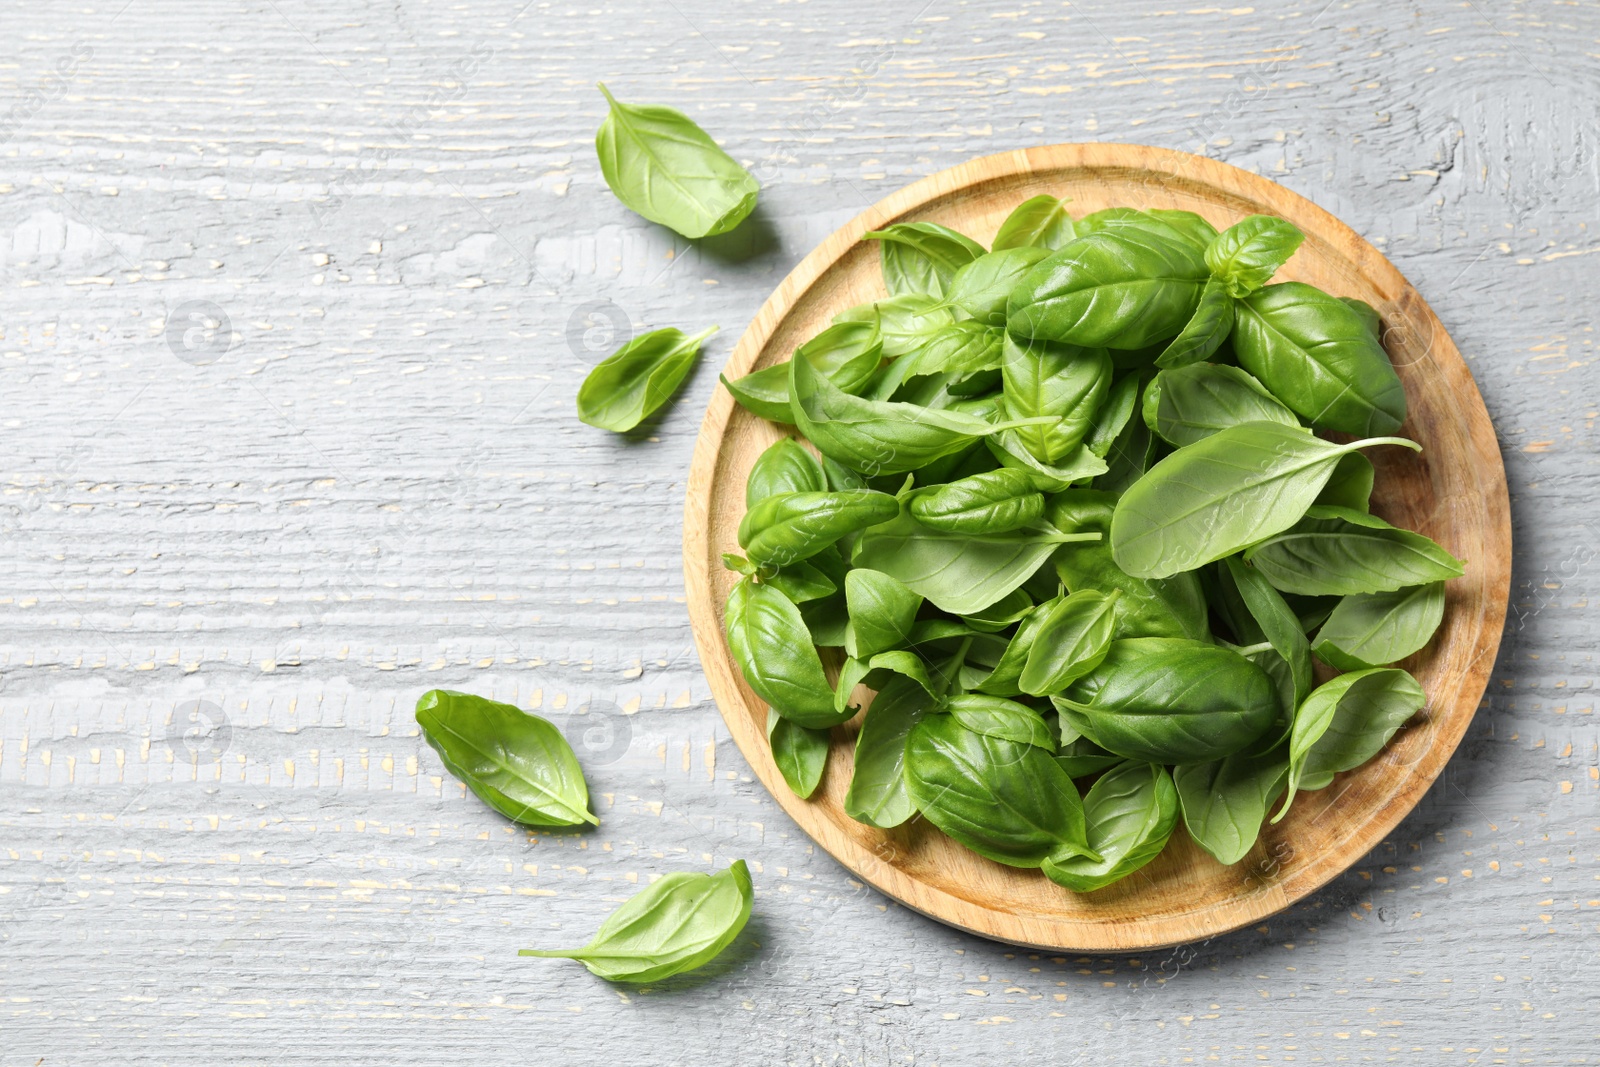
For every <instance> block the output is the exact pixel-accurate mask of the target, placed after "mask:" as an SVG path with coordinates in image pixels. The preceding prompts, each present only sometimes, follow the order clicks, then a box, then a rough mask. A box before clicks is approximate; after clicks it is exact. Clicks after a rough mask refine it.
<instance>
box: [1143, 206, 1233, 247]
mask: <svg viewBox="0 0 1600 1067" xmlns="http://www.w3.org/2000/svg"><path fill="white" fill-rule="evenodd" d="M1145 214H1147V215H1149V216H1150V217H1151V218H1154V219H1157V220H1159V221H1161V222H1164V223H1166V224H1167V225H1168V226H1170V227H1172V228H1173V229H1174V230H1176V231H1177V232H1178V233H1179V234H1181V235H1183V237H1184V238H1185V239H1186V240H1188V242H1189V243H1190V244H1192V245H1194V246H1195V247H1196V248H1198V249H1200V251H1201V253H1202V254H1203V253H1204V252H1205V250H1206V249H1207V248H1209V247H1211V242H1212V241H1215V240H1216V239H1217V228H1216V227H1215V226H1213V225H1211V223H1209V222H1207V221H1206V220H1205V219H1203V218H1201V217H1200V216H1199V215H1196V214H1195V213H1194V212H1192V211H1177V210H1175V209H1172V208H1160V207H1156V208H1151V209H1150V210H1149V211H1147V212H1145Z"/></svg>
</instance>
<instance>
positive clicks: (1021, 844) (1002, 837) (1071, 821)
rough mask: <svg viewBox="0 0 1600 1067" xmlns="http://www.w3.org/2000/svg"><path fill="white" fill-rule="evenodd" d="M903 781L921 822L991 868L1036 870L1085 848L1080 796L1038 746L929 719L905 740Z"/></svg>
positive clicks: (947, 720) (948, 717)
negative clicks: (993, 865) (984, 859)
mask: <svg viewBox="0 0 1600 1067" xmlns="http://www.w3.org/2000/svg"><path fill="white" fill-rule="evenodd" d="M905 776H906V786H907V791H908V792H909V793H910V795H911V799H912V801H913V802H914V803H915V804H916V805H917V808H918V810H919V811H921V812H922V816H923V818H925V819H927V820H928V821H929V822H931V823H933V825H935V826H937V827H938V828H939V829H941V830H943V831H944V832H945V833H946V834H948V835H949V836H950V837H952V838H954V839H955V840H956V841H957V842H959V843H960V844H963V845H965V846H966V847H967V848H969V849H971V850H972V851H974V852H976V853H978V855H980V856H984V857H987V858H988V859H992V860H994V861H995V862H997V863H1004V864H1008V865H1010V866H1013V867H1037V866H1039V864H1041V863H1043V862H1044V861H1045V860H1046V859H1047V858H1049V857H1051V856H1056V855H1063V854H1067V853H1071V852H1076V853H1080V854H1081V853H1087V852H1089V851H1091V850H1090V849H1089V847H1088V842H1087V841H1086V840H1085V829H1084V823H1083V801H1082V798H1080V797H1079V796H1078V790H1077V788H1076V787H1075V786H1073V784H1072V779H1070V778H1068V777H1067V774H1066V772H1065V771H1063V770H1062V769H1061V768H1060V766H1059V765H1057V763H1056V761H1055V759H1054V758H1053V757H1052V756H1051V755H1050V753H1048V752H1046V751H1045V750H1044V749H1042V748H1038V747H1036V746H1034V745H1031V744H1028V743H1026V742H1020V741H1009V740H1006V739H1005V738H1000V737H992V736H989V735H986V734H979V733H974V732H972V731H971V730H968V729H967V728H966V727H964V726H962V725H961V724H960V723H959V722H957V721H956V719H955V717H954V716H951V715H928V716H924V717H923V718H922V720H921V721H920V722H918V723H917V724H916V725H915V726H914V727H912V729H911V733H910V735H909V736H908V737H907V738H906V762H905Z"/></svg>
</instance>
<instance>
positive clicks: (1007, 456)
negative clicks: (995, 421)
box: [983, 430, 1107, 493]
mask: <svg viewBox="0 0 1600 1067" xmlns="http://www.w3.org/2000/svg"><path fill="white" fill-rule="evenodd" d="M983 443H984V445H985V447H987V448H988V450H989V454H990V455H991V456H993V457H994V458H995V459H997V460H999V461H1000V464H1001V466H1004V467H1010V468H1012V469H1014V470H1019V471H1025V472H1027V474H1028V476H1029V477H1031V478H1032V479H1033V484H1034V486H1035V487H1037V488H1038V489H1039V490H1040V491H1042V492H1046V493H1058V492H1060V491H1061V490H1063V489H1066V488H1068V487H1069V486H1072V485H1074V484H1078V483H1082V482H1087V481H1089V480H1090V479H1091V478H1094V477H1096V476H1097V475H1101V474H1104V473H1105V472H1106V469H1107V468H1106V463H1105V460H1103V459H1101V458H1100V457H1099V456H1097V455H1095V454H1094V453H1093V452H1090V451H1089V449H1088V448H1087V447H1086V446H1084V445H1079V446H1078V447H1077V448H1074V449H1073V450H1072V451H1071V452H1069V453H1068V454H1067V455H1066V456H1064V457H1063V458H1062V459H1061V461H1060V462H1059V463H1046V462H1045V461H1044V460H1041V459H1039V458H1038V457H1037V456H1035V455H1034V454H1033V452H1032V451H1031V450H1030V449H1029V448H1028V445H1027V444H1026V443H1025V442H1024V441H1023V439H1022V437H1021V435H1019V434H1018V433H1017V431H1016V430H1002V431H1000V432H999V433H997V434H991V435H990V436H989V437H986V438H984V442H983Z"/></svg>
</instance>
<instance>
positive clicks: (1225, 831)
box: [1172, 743, 1289, 864]
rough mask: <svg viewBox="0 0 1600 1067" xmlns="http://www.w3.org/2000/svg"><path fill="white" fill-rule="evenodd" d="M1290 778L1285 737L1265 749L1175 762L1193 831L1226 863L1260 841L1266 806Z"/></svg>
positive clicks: (1180, 794)
mask: <svg viewBox="0 0 1600 1067" xmlns="http://www.w3.org/2000/svg"><path fill="white" fill-rule="evenodd" d="M1288 780H1289V753H1288V746H1287V745H1286V744H1281V743H1280V745H1279V746H1278V747H1277V748H1274V749H1273V750H1271V751H1270V752H1268V753H1266V754H1263V755H1257V754H1256V753H1253V752H1248V751H1246V752H1236V753H1234V754H1233V755H1231V756H1225V757H1223V758H1222V759H1220V760H1212V761H1210V762H1208V763H1185V764H1180V765H1179V766H1177V767H1174V768H1172V781H1173V784H1174V785H1176V786H1177V788H1178V800H1179V802H1180V803H1181V804H1182V807H1183V822H1184V825H1185V826H1186V827H1188V829H1189V836H1190V837H1192V838H1194V843H1195V844H1197V845H1199V846H1200V847H1201V848H1203V849H1205V850H1206V851H1207V852H1209V853H1211V855H1212V856H1213V857H1215V859H1216V861H1217V862H1218V863H1222V864H1234V863H1238V862H1239V861H1240V860H1242V859H1244V858H1245V856H1247V855H1248V854H1249V852H1250V850H1251V849H1252V848H1254V847H1255V843H1256V839H1257V838H1258V837H1260V836H1261V824H1262V822H1263V821H1264V820H1265V819H1266V817H1267V809H1268V808H1270V807H1271V806H1272V802H1273V801H1274V800H1276V799H1277V798H1278V796H1279V795H1280V794H1282V792H1283V790H1284V787H1285V785H1287V784H1288Z"/></svg>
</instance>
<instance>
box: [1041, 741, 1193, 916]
mask: <svg viewBox="0 0 1600 1067" xmlns="http://www.w3.org/2000/svg"><path fill="white" fill-rule="evenodd" d="M1083 819H1084V823H1085V825H1086V826H1087V827H1088V837H1089V847H1090V848H1091V849H1093V850H1094V851H1095V852H1098V853H1099V854H1100V858H1099V859H1098V860H1092V859H1090V858H1088V857H1086V856H1082V855H1077V856H1062V857H1060V858H1056V857H1051V858H1050V859H1047V860H1045V862H1044V865H1043V867H1042V868H1041V869H1042V870H1043V871H1044V874H1045V877H1047V878H1049V879H1050V880H1051V881H1052V882H1055V883H1056V884H1057V885H1061V886H1065V887H1066V888H1068V889H1070V890H1072V891H1073V892H1075V893H1091V892H1093V891H1094V890H1096V889H1100V888H1101V887H1103V886H1108V885H1110V884H1111V883H1112V882H1115V881H1118V880H1120V879H1123V878H1126V877H1127V876H1128V875H1130V874H1132V873H1133V872H1134V871H1137V870H1138V869H1139V868H1140V867H1143V866H1144V865H1145V864H1147V863H1149V862H1150V861H1151V860H1153V859H1155V858H1156V856H1158V855H1159V854H1160V853H1161V850H1162V849H1163V848H1165V847H1166V845H1167V839H1168V838H1170V837H1171V836H1172V831H1173V830H1175V829H1177V826H1178V791H1177V789H1175V788H1174V787H1173V784H1172V776H1171V775H1169V774H1168V773H1167V769H1166V768H1165V767H1160V766H1157V765H1156V764H1153V763H1142V762H1137V761H1133V760H1130V761H1128V762H1126V763H1123V764H1121V765H1119V766H1117V767H1114V768H1112V769H1111V770H1109V771H1107V772H1106V773H1105V774H1103V775H1101V776H1100V778H1099V779H1098V780H1097V781H1096V782H1095V783H1094V785H1092V786H1090V787H1089V792H1088V793H1087V794H1085V796H1084V798H1083Z"/></svg>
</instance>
